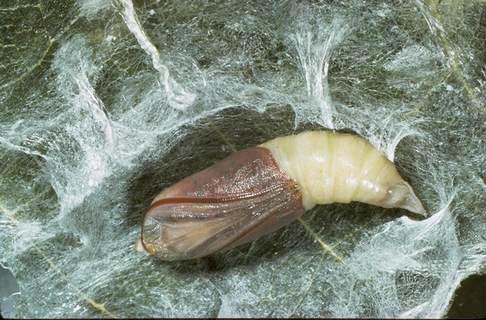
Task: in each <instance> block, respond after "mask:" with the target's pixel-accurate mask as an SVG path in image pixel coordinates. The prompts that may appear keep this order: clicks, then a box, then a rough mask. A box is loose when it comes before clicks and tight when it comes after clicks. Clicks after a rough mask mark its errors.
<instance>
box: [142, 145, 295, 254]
mask: <svg viewBox="0 0 486 320" xmlns="http://www.w3.org/2000/svg"><path fill="white" fill-rule="evenodd" d="M303 213H304V207H303V205H302V197H301V193H300V191H299V189H298V185H297V184H296V183H295V182H294V181H293V180H292V179H290V178H289V177H288V176H287V175H286V174H285V173H284V172H282V171H281V170H280V169H279V168H278V166H277V164H276V162H275V160H274V159H273V157H272V155H271V153H270V151H268V150H267V149H265V148H261V147H253V148H248V149H244V150H241V151H238V152H235V153H233V154H231V155H230V156H229V157H227V158H225V159H223V160H221V161H219V162H217V163H215V164H214V165H213V166H211V167H209V168H207V169H205V170H203V171H200V172H198V173H196V174H194V175H192V176H189V177H187V178H185V179H183V180H181V181H180V182H178V183H176V184H174V185H172V186H171V187H169V188H167V189H165V190H163V191H162V192H161V193H160V194H159V195H158V196H157V197H156V198H155V199H154V201H153V202H152V205H151V207H150V209H149V211H148V212H147V214H146V215H145V218H144V223H143V228H142V244H143V246H144V248H145V249H146V251H147V252H149V253H150V254H154V255H157V256H159V257H161V258H162V259H164V260H181V259H191V258H197V257H202V256H206V255H208V254H211V253H213V252H215V251H218V250H222V249H229V248H233V247H236V246H238V245H241V244H244V243H246V242H249V241H252V240H255V239H257V238H259V237H261V236H262V235H264V234H267V233H270V232H272V231H275V230H277V229H279V228H280V227H282V226H284V225H287V224H289V223H290V222H291V221H293V220H294V219H296V218H297V217H299V216H301V215H302V214H303Z"/></svg>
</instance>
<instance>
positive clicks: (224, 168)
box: [141, 131, 426, 260]
mask: <svg viewBox="0 0 486 320" xmlns="http://www.w3.org/2000/svg"><path fill="white" fill-rule="evenodd" d="M352 201H359V202H364V203H368V204H371V205H376V206H380V207H384V208H404V209H407V210H408V211H411V212H414V213H416V214H420V215H424V216H425V215H426V212H425V209H424V207H423V206H422V203H421V202H420V200H419V198H418V197H417V196H416V195H415V192H414V191H413V189H412V187H411V186H410V185H409V184H408V183H407V182H406V181H405V180H404V179H403V178H402V177H401V176H400V174H399V173H398V171H397V169H396V167H395V165H394V164H393V162H391V161H390V160H388V159H387V158H386V157H385V155H384V154H383V153H382V152H380V151H379V150H377V149H376V148H374V147H373V146H372V145H371V144H370V143H369V142H367V141H366V140H365V139H363V138H362V137H359V136H357V135H353V134H345V133H336V132H329V131H306V132H302V133H300V134H296V135H289V136H285V137H278V138H275V139H272V140H270V141H267V142H265V143H262V144H260V145H258V146H255V147H250V148H247V149H243V150H240V151H238V152H235V153H232V154H230V155H229V156H228V157H226V158H225V159H223V160H221V161H218V162H216V163H215V164H213V165H212V166H210V167H208V168H206V169H204V170H202V171H200V172H197V173H195V174H193V175H191V176H189V177H187V178H184V179H182V180H181V181H179V182H177V183H175V184H174V185H172V186H170V187H168V188H166V189H164V190H162V192H161V193H159V194H158V195H157V196H156V197H155V199H154V200H153V201H152V203H151V205H150V208H149V209H148V211H147V212H146V214H145V217H144V219H143V224H142V234H141V243H142V245H143V248H144V249H145V250H146V251H147V252H148V253H149V254H152V255H156V256H158V257H160V258H161V259H163V260H184V259H193V258H198V257H203V256H206V255H209V254H211V253H214V252H216V251H219V250H223V249H230V248H234V247H236V246H239V245H241V244H244V243H247V242H249V241H252V240H255V239H257V238H259V237H261V236H262V235H264V234H267V233H270V232H273V231H275V230H277V229H279V228H281V227H283V226H285V225H287V224H289V223H291V222H292V221H293V220H295V219H297V218H298V217H300V216H301V215H302V214H303V213H304V212H305V211H306V210H309V209H311V208H313V207H314V206H316V205H318V204H329V203H335V202H338V203H349V202H352Z"/></svg>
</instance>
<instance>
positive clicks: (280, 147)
mask: <svg viewBox="0 0 486 320" xmlns="http://www.w3.org/2000/svg"><path fill="white" fill-rule="evenodd" d="M260 146H261V147H264V148H267V149H269V150H270V151H271V152H272V155H273V157H274V158H275V160H276V161H277V163H278V165H279V167H280V169H281V170H283V171H284V172H285V173H287V174H288V175H289V176H290V177H291V178H292V179H294V180H295V181H296V182H297V183H298V185H299V186H300V188H301V192H302V198H303V200H302V201H303V205H304V207H305V209H311V208H312V207H314V206H315V205H317V204H328V203H333V202H340V203H349V202H351V201H359V202H364V203H369V204H373V205H377V206H381V207H385V208H390V207H402V208H406V209H408V210H411V211H414V212H417V211H418V213H419V212H420V213H422V211H424V210H423V208H422V207H421V205H420V208H418V207H417V205H418V204H417V203H411V201H412V200H418V199H406V198H407V197H409V198H410V196H409V195H408V194H409V193H412V194H413V191H412V188H411V187H410V186H409V185H408V183H407V182H405V181H404V180H403V178H402V177H401V176H400V174H399V173H398V171H397V169H396V168H395V165H394V164H393V162H391V161H390V160H388V159H387V158H386V157H385V155H384V154H383V153H382V152H380V151H379V150H377V149H376V148H374V147H373V146H372V145H371V144H370V143H369V142H367V141H366V140H365V139H363V138H361V137H359V136H357V135H352V134H345V133H336V132H330V131H306V132H302V133H300V134H296V135H290V136H285V137H279V138H275V139H273V140H270V141H267V142H265V143H263V144H261V145H260ZM413 195H414V194H413ZM415 198H416V197H415ZM415 202H416V201H415ZM412 206H413V208H412Z"/></svg>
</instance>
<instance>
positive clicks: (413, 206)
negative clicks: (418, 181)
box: [399, 183, 427, 218]
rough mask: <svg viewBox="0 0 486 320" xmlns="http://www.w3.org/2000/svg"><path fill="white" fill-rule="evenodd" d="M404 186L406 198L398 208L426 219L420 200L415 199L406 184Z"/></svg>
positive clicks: (410, 188)
mask: <svg viewBox="0 0 486 320" xmlns="http://www.w3.org/2000/svg"><path fill="white" fill-rule="evenodd" d="M406 185H407V189H408V192H407V193H406V196H405V197H404V199H403V202H401V203H400V206H399V207H400V208H403V209H407V210H408V211H410V212H413V213H416V214H419V215H421V216H423V217H425V218H426V217H427V211H425V208H424V206H423V204H422V201H420V199H419V198H418V197H417V195H416V194H415V192H414V191H413V189H412V187H411V186H410V185H409V184H408V183H406Z"/></svg>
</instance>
